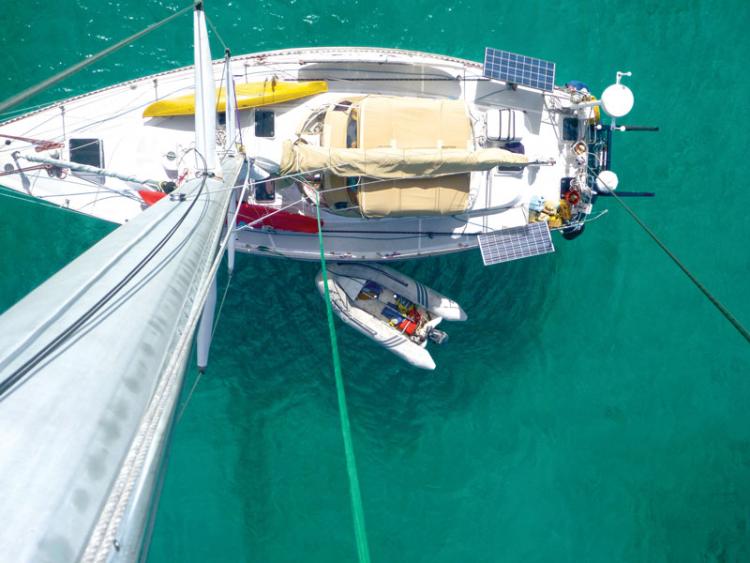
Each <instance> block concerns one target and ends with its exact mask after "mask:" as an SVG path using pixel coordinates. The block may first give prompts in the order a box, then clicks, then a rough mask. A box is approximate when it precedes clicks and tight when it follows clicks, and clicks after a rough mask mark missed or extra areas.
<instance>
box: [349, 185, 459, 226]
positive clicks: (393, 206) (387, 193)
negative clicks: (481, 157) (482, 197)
mask: <svg viewBox="0 0 750 563" xmlns="http://www.w3.org/2000/svg"><path fill="white" fill-rule="evenodd" d="M469 179H470V176H469V174H455V175H453V176H441V177H439V178H421V179H416V180H414V179H412V180H385V181H382V182H374V183H368V182H367V181H366V180H365V179H363V180H364V184H363V185H362V186H360V188H359V191H358V199H359V206H360V212H361V213H362V215H364V216H365V217H373V218H374V217H403V216H410V215H451V214H453V213H463V212H464V211H466V206H467V204H468V201H469Z"/></svg>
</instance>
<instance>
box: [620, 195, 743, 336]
mask: <svg viewBox="0 0 750 563" xmlns="http://www.w3.org/2000/svg"><path fill="white" fill-rule="evenodd" d="M609 193H610V195H612V197H613V198H614V200H615V201H616V202H617V203H619V204H620V205H621V206H622V208H623V209H624V210H625V211H627V212H628V214H629V215H630V216H631V217H632V218H633V219H634V220H635V222H636V223H638V225H639V226H640V227H641V228H642V229H643V230H644V231H645V232H646V234H647V235H648V236H649V237H651V239H652V240H653V241H654V242H655V243H656V244H657V245H659V248H661V249H662V250H663V251H664V253H665V254H666V255H667V256H669V257H670V258H671V259H672V261H673V262H674V263H675V264H677V266H678V267H679V268H680V270H682V271H683V273H684V274H685V275H686V276H687V277H688V279H689V280H690V281H691V282H693V285H695V287H697V288H698V289H699V290H700V291H701V293H703V295H705V296H706V298H707V299H708V300H709V301H710V302H711V304H713V306H714V307H716V309H718V311H719V312H720V313H721V314H722V315H724V317H725V318H726V319H727V320H728V321H729V322H730V323H732V326H733V327H734V328H735V329H736V330H737V332H739V333H740V334H741V335H742V336H743V337H744V338H745V340H747V342H748V343H750V331H748V330H747V329H746V328H745V327H744V326H742V323H740V321H739V320H738V319H737V317H735V316H734V315H733V314H732V312H731V311H730V310H729V309H727V308H726V307H725V306H724V305H723V304H722V303H721V302H720V301H719V300H718V299H717V298H716V297H714V296H713V294H712V293H711V292H710V291H709V290H708V288H707V287H706V286H705V285H703V284H702V283H701V282H700V280H698V278H696V277H695V276H694V275H693V273H692V272H691V271H690V270H688V268H687V266H685V265H684V264H683V263H682V262H681V261H680V259H679V258H677V256H675V255H674V253H673V252H672V251H671V250H669V248H667V245H665V244H664V243H663V242H662V241H661V240H659V237H657V236H656V234H655V233H654V232H653V231H652V230H651V229H650V228H649V227H648V225H646V223H644V222H643V221H641V219H640V217H638V215H636V213H635V211H633V210H632V209H631V208H630V206H629V205H628V204H626V203H625V202H624V201H622V198H620V196H618V195H617V194H616V193H615V190H611V189H610V190H609Z"/></svg>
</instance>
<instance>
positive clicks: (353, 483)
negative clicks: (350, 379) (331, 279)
mask: <svg viewBox="0 0 750 563" xmlns="http://www.w3.org/2000/svg"><path fill="white" fill-rule="evenodd" d="M317 200H318V201H317V202H316V203H317V205H316V206H315V212H316V214H317V217H318V242H319V243H320V264H321V267H322V270H323V287H324V288H325V302H326V314H327V316H328V333H329V335H330V337H331V354H332V356H333V373H334V375H335V377H336V394H337V395H338V401H339V417H340V418H341V434H342V436H343V438H344V453H345V454H346V472H347V474H348V475H349V493H350V496H351V499H352V513H353V515H354V536H355V538H356V540H357V555H358V556H359V562H360V563H369V562H370V550H369V548H368V547H367V531H366V530H365V512H364V510H363V509H362V495H361V493H360V491H359V478H358V477H357V462H356V460H355V459H354V446H353V445H352V430H351V426H350V424H349V413H348V411H347V408H346V393H345V391H344V380H343V378H342V376H341V361H340V359H339V345H338V341H337V340H336V328H335V327H334V325H333V306H332V305H331V294H330V293H329V291H328V271H327V270H326V256H325V248H324V246H323V230H322V228H321V224H320V196H318V197H317Z"/></svg>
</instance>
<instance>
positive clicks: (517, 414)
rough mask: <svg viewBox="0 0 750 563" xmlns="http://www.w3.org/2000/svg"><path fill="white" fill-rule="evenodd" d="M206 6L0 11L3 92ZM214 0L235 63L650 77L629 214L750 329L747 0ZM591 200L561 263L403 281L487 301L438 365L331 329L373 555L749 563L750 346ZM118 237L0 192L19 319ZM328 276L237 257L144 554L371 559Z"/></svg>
mask: <svg viewBox="0 0 750 563" xmlns="http://www.w3.org/2000/svg"><path fill="white" fill-rule="evenodd" d="M186 3H188V4H189V2H188V1H187V0H186V1H185V2H178V1H171V2H166V1H141V0H131V1H116V0H109V1H104V0H77V1H69V2H64V3H60V2H52V1H51V0H49V1H40V0H25V1H24V2H7V3H5V4H4V6H3V7H4V10H3V33H2V35H1V36H0V60H2V73H0V98H2V99H4V98H5V97H7V96H9V95H11V94H14V93H16V92H18V91H19V90H21V89H23V88H25V87H27V86H29V85H32V84H34V83H36V82H38V81H40V80H42V79H44V78H46V77H47V76H49V75H51V74H52V73H54V72H57V71H59V70H61V69H62V68H65V67H66V66H68V65H71V64H73V63H75V62H78V61H79V60H81V59H82V58H83V57H85V56H86V55H88V54H91V53H94V52H97V51H99V50H101V49H103V48H105V47H107V46H109V45H111V44H112V43H113V42H115V41H117V40H119V39H121V38H123V37H125V36H127V35H129V34H131V33H134V32H136V31H138V30H140V29H141V28H143V27H145V26H146V25H147V24H149V23H152V22H154V21H156V20H158V19H161V18H162V17H164V16H165V15H166V14H168V13H169V12H170V11H173V10H175V9H177V8H178V7H182V5H184V4H186ZM206 9H207V13H208V14H209V16H210V18H211V20H212V21H213V23H214V24H215V26H216V28H217V29H218V30H219V33H220V35H221V41H224V42H226V43H227V44H228V45H229V46H231V48H232V49H233V51H234V52H235V53H245V52H253V51H261V50H268V49H276V48H283V47H292V46H311V45H373V46H384V47H399V48H405V49H419V50H425V51H434V52H438V53H445V54H448V55H454V56H458V57H464V58H468V59H474V60H481V58H482V56H483V50H484V47H485V46H494V47H497V48H502V49H507V50H512V51H516V52H520V53H524V54H527V55H531V56H537V57H541V58H546V59H550V60H554V61H556V62H557V76H558V80H557V82H558V83H564V82H565V81H567V80H570V79H578V80H583V81H586V82H588V84H589V85H590V87H591V88H592V90H593V91H594V92H596V93H599V92H601V91H602V89H603V88H604V87H606V86H607V85H608V84H610V83H612V82H613V81H614V76H615V72H616V71H617V70H623V71H632V72H633V76H632V78H629V79H626V80H627V83H628V84H629V85H630V86H631V87H632V89H633V91H634V92H635V95H636V103H635V108H634V110H633V112H632V114H631V116H629V117H628V119H627V120H624V121H623V122H628V123H630V124H633V125H658V126H660V127H661V131H660V132H659V133H624V134H617V136H616V139H615V147H614V151H613V153H614V154H613V157H614V158H613V167H614V169H615V170H616V171H617V173H618V174H619V176H620V187H621V189H624V190H654V191H656V192H657V194H658V196H657V197H656V198H655V199H642V200H629V203H630V204H631V205H632V206H633V208H634V209H635V210H636V212H637V213H638V214H640V216H641V217H642V218H643V219H644V221H646V222H647V223H648V224H649V225H650V226H651V227H652V228H653V230H654V231H655V232H656V233H658V235H659V236H661V237H662V239H663V240H664V242H665V243H666V244H667V245H668V246H670V247H671V248H672V249H673V250H674V251H675V252H676V253H677V255H678V256H680V258H681V259H682V260H683V261H684V262H685V264H687V265H688V267H689V268H691V270H692V271H693V272H694V273H695V275H697V276H698V277H699V278H700V279H701V280H702V281H703V282H704V283H705V284H706V285H707V286H708V287H709V288H710V289H711V291H713V292H714V294H715V295H716V296H717V298H718V299H719V300H721V301H722V302H723V303H724V304H725V305H726V306H727V307H729V308H730V309H731V310H733V311H734V313H735V315H736V316H737V317H738V318H739V319H740V320H741V321H742V322H744V323H745V325H750V283H749V279H750V251H749V250H748V249H749V248H750V214H748V212H747V208H748V206H749V205H750V196H749V195H748V194H750V182H748V175H749V174H748V173H749V171H750V166H749V165H748V162H750V158H748V150H749V148H750V142H749V141H750V133H748V132H749V131H750V103H748V95H747V92H748V88H749V87H750V80H748V56H749V55H750V33H748V31H747V28H748V24H750V4H748V3H747V2H746V1H744V2H731V1H729V0H726V1H713V2H709V1H699V0H694V1H672V2H662V1H643V0H636V1H633V2H613V1H611V0H601V1H598V2H576V1H568V2H550V1H541V0H526V1H524V2H465V1H453V0H447V1H446V2H440V3H435V2H426V1H424V0H416V1H411V2H404V1H394V0H380V1H378V2H365V1H363V0H350V1H348V2H325V1H322V0H318V1H304V0H291V1H288V2H281V1H270V0H263V1H260V2H249V1H243V0H232V1H228V2H227V1H224V2H220V1H217V0H209V1H207V2H206ZM221 41H220V40H219V38H218V37H217V36H214V43H213V53H214V55H215V56H217V57H219V56H220V55H221V53H222V45H221ZM191 43H192V30H191V20H190V17H189V16H183V17H182V18H181V19H180V20H179V21H177V22H173V23H171V24H169V25H168V26H167V27H165V28H163V29H161V30H159V31H156V32H155V33H153V34H152V35H150V36H148V37H147V38H145V39H143V40H141V41H140V42H138V43H137V44H136V45H134V46H132V47H128V48H126V49H124V50H122V51H120V52H119V53H117V54H115V55H113V56H112V57H110V58H108V59H106V60H105V61H103V62H101V63H99V64H96V65H95V66H94V67H93V68H91V69H89V70H87V71H84V72H82V73H81V74H79V75H77V76H75V77H74V78H72V79H69V80H66V81H65V82H63V83H61V84H60V85H58V86H57V87H55V88H53V89H51V90H49V91H47V92H46V93H45V94H43V95H41V96H39V97H38V98H37V99H35V100H33V101H31V102H28V105H32V104H36V103H44V102H49V101H52V100H56V99H59V98H64V97H67V96H70V95H74V94H78V93H82V92H86V91H89V90H91V89H94V88H97V87H101V86H105V85H109V84H112V83H116V82H119V81H122V80H126V79H130V78H134V77H136V76H140V75H144V74H148V73H153V72H157V71H162V70H167V69H170V68H174V67H176V66H182V65H187V64H190V63H191V57H192V50H191V49H192V47H191ZM598 205H599V208H600V209H607V208H608V209H609V213H608V214H607V215H605V216H604V217H602V218H601V219H599V220H598V221H597V222H595V223H592V224H590V225H589V226H588V228H587V230H586V233H585V235H584V236H582V237H581V238H579V239H577V240H575V241H571V242H568V241H565V240H562V239H561V238H555V244H556V246H557V252H556V253H555V254H553V255H547V256H543V257H539V258H533V259H529V260H526V261H521V262H518V263H511V264H507V265H500V266H495V267H491V268H485V267H483V266H482V262H481V259H480V256H479V253H478V252H468V253H464V254H459V255H453V256H449V257H442V258H431V259H425V260H422V261H419V262H410V263H404V264H403V265H399V266H398V268H399V269H401V270H402V271H404V272H405V273H407V274H409V275H412V276H414V277H416V278H417V279H419V280H421V281H422V282H424V283H425V284H427V285H429V286H432V287H434V288H436V289H437V290H438V291H440V292H443V293H445V294H447V295H449V296H451V297H453V298H455V299H456V300H457V301H458V302H460V303H461V304H462V305H463V307H464V309H465V310H466V311H467V312H468V315H469V320H468V322H466V323H463V324H456V323H454V324H450V325H446V326H445V328H446V329H447V330H448V331H449V332H450V335H451V340H450V342H449V343H447V344H446V345H445V346H443V347H442V348H438V349H435V350H434V356H435V359H436V361H437V363H438V369H437V370H436V371H435V372H432V373H428V372H424V371H418V370H415V369H412V368H410V367H408V366H407V365H406V364H404V363H402V362H400V361H399V360H398V359H397V358H395V357H394V356H391V355H390V354H389V353H388V352H386V351H385V350H383V349H381V348H379V347H378V346H376V345H375V344H373V343H371V342H370V341H368V340H365V339H363V338H362V337H360V336H359V335H358V334H356V333H354V332H353V331H352V330H350V329H348V328H347V327H345V326H343V325H342V324H341V323H339V322H338V321H337V325H336V326H337V330H338V332H339V338H340V340H339V342H340V347H341V354H342V363H343V372H344V378H345V381H346V391H347V394H348V404H349V413H350V416H351V421H352V429H353V439H354V447H355V451H356V456H357V462H358V467H359V474H360V482H361V488H362V496H363V504H364V511H365V517H366V523H367V532H368V536H369V543H370V549H371V554H372V560H373V561H374V562H378V563H380V562H405V563H411V562H430V563H437V562H446V563H454V562H456V563H457V562H477V563H481V562H524V563H528V562H536V561H539V562H553V561H554V562H587V561H592V562H620V561H622V562H636V561H639V562H640V561H648V562H680V563H682V562H693V561H695V562H730V561H750V346H748V343H747V342H746V341H744V340H743V339H742V338H741V337H740V336H739V335H738V333H737V332H735V330H734V329H733V328H732V327H731V325H729V323H727V322H726V320H725V319H724V318H723V317H721V316H720V315H719V314H718V313H717V311H716V310H715V309H714V308H713V307H712V306H711V305H710V304H709V303H708V302H707V300H706V299H705V298H704V297H703V296H702V295H701V294H700V293H699V292H698V291H697V290H696V289H695V287H693V286H692V285H691V284H690V283H689V281H688V280H687V279H686V278H685V276H684V275H683V274H682V273H681V272H680V271H679V270H678V269H677V268H676V267H675V265H674V264H672V263H671V262H670V261H669V260H668V259H667V258H666V257H665V255H664V254H663V253H662V252H661V251H660V250H659V249H658V248H657V247H656V245H655V244H654V243H653V242H652V241H651V240H650V239H648V238H647V236H646V235H645V234H644V233H643V232H642V231H641V230H640V229H639V227H638V226H637V225H636V224H635V223H634V222H633V220H632V219H631V218H630V217H628V216H627V215H626V214H625V213H624V212H623V211H622V209H620V208H619V207H618V205H617V204H616V202H614V201H612V200H611V199H610V200H605V201H602V200H600V203H599V204H598ZM112 229H113V227H112V226H111V225H108V224H105V223H102V222H99V221H97V220H94V219H91V218H86V217H81V216H77V215H74V214H73V213H70V212H66V211H62V210H56V209H50V208H45V207H41V206H39V205H36V204H32V203H28V202H26V201H18V200H16V199H11V198H8V197H0V309H1V310H4V309H7V308H8V307H9V306H10V305H12V304H13V303H14V302H15V301H17V300H18V299H20V298H21V297H23V296H24V295H25V294H26V293H27V292H29V291H30V290H31V289H32V288H34V287H35V286H36V285H38V284H39V283H41V282H43V281H44V280H45V279H46V278H47V277H49V276H50V275H51V274H53V273H54V272H55V271H57V270H58V269H59V268H61V267H62V266H64V265H65V264H67V263H68V262H69V261H70V260H71V259H72V258H74V257H75V256H77V255H78V254H79V253H81V252H82V251H84V250H85V249H86V248H88V247H90V246H91V245H93V244H94V243H95V242H96V241H98V240H99V239H100V238H101V237H103V236H104V235H106V234H107V233H109V232H110V231H111V230H112ZM317 270H318V266H317V265H316V264H303V263H295V262H292V261H285V260H278V259H269V258H258V257H250V256H245V255H243V256H240V257H239V258H238V262H237V271H236V274H235V276H234V279H233V280H232V283H231V287H230V289H229V292H228V294H227V297H226V301H225V303H224V307H223V311H222V314H221V318H220V321H219V325H218V329H217V333H216V338H215V342H214V346H213V349H212V352H211V363H210V366H209V370H208V372H207V373H206V375H205V376H204V377H203V378H202V379H201V380H200V381H199V382H198V384H197V386H196V388H195V392H194V394H193V395H192V398H191V400H190V402H189V404H188V406H187V408H186V410H185V412H184V416H183V417H182V419H181V420H180V422H179V424H178V425H177V427H176V429H175V433H174V441H173V444H172V448H171V453H170V458H169V464H168V471H167V474H166V479H165V483H164V488H163V493H162V495H161V501H160V504H159V509H158V515H157V518H156V523H155V527H154V531H153V539H152V542H151V546H150V553H149V561H150V562H152V563H158V562H173V561H179V562H183V563H188V562H213V561H216V562H225V561H226V562H230V561H242V562H268V563H281V562H300V561H304V562H340V561H341V562H347V561H355V560H356V551H355V543H354V535H353V527H352V515H351V507H350V500H349V492H348V484H347V477H346V471H345V465H344V455H343V446H342V440H341V430H340V427H339V419H338V412H337V403H336V395H335V387H334V381H333V377H332V371H331V359H330V348H329V340H328V334H327V327H326V321H325V309H324V305H323V302H322V301H321V299H320V298H319V296H318V294H317V292H316V290H315V288H314V282H313V279H314V276H315V274H316V272H317ZM226 281H227V280H226V276H223V277H222V278H221V280H220V283H221V285H222V288H221V289H223V286H224V285H225V284H226ZM221 289H220V290H221ZM123 337H124V338H127V334H123ZM196 376H197V371H196V370H195V369H194V368H192V367H191V368H190V370H189V372H188V374H187V376H186V385H187V387H189V386H191V385H192V384H193V382H194V380H195V378H196ZM187 387H186V390H185V393H183V401H185V400H186V399H187ZM40 416H43V413H40Z"/></svg>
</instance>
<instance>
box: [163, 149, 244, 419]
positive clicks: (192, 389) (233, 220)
mask: <svg viewBox="0 0 750 563" xmlns="http://www.w3.org/2000/svg"><path fill="white" fill-rule="evenodd" d="M245 162H247V158H246V159H245ZM249 179H250V167H249V166H248V167H247V172H246V174H245V181H244V183H243V185H242V191H240V197H239V200H240V201H242V199H243V198H244V197H245V192H246V191H247V189H248V185H249ZM232 189H236V186H234V187H233V188H232ZM239 208H240V206H239V205H238V206H237V208H236V209H235V211H234V215H233V216H232V218H231V219H229V218H228V217H227V234H226V236H225V238H224V240H223V241H222V243H221V244H220V245H219V250H218V252H217V253H216V255H217V260H215V261H214V264H213V265H212V267H211V269H212V270H215V267H216V265H217V263H218V262H220V261H221V256H222V255H223V253H224V249H225V248H226V246H227V243H228V242H229V237H231V236H234V230H233V229H232V225H233V224H234V223H236V222H237V214H238V213H239ZM233 275H234V271H231V272H229V278H228V279H227V285H226V287H225V288H224V294H223V295H222V297H221V302H220V303H219V310H218V312H217V313H216V319H215V320H214V326H213V327H212V328H211V340H213V338H214V335H215V334H216V327H218V326H219V319H220V318H221V311H222V309H223V308H224V302H225V301H226V298H227V294H228V293H229V286H230V285H232V276H233ZM202 376H203V371H202V370H198V375H197V376H196V378H195V381H193V385H192V386H191V387H190V391H189V392H188V395H187V398H186V399H185V402H184V403H183V405H182V407H181V408H180V411H179V413H178V414H177V418H176V421H177V422H180V420H182V415H183V414H184V413H185V410H187V407H188V405H189V404H190V399H192V398H193V393H194V392H195V388H196V387H198V383H199V382H200V380H201V377H202Z"/></svg>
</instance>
